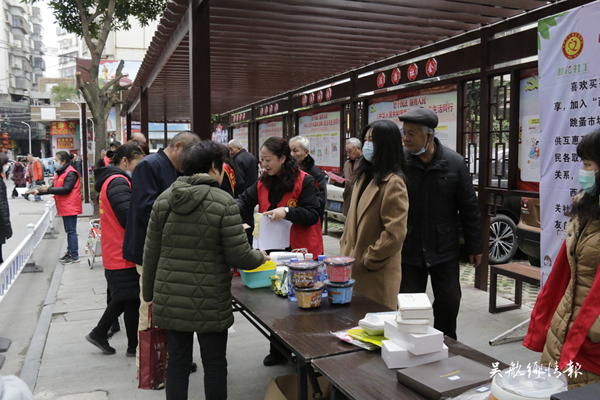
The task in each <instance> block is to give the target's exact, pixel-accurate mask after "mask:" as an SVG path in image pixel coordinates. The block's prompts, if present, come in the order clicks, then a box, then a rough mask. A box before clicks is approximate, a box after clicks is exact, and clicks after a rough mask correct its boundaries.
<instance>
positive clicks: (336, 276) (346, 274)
mask: <svg viewBox="0 0 600 400" xmlns="http://www.w3.org/2000/svg"><path fill="white" fill-rule="evenodd" d="M325 265H326V266H327V277H328V278H329V281H331V282H334V283H338V282H348V281H349V280H350V278H352V266H353V265H354V258H352V257H344V256H337V257H327V258H326V259H325Z"/></svg>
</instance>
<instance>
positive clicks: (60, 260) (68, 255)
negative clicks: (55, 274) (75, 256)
mask: <svg viewBox="0 0 600 400" xmlns="http://www.w3.org/2000/svg"><path fill="white" fill-rule="evenodd" d="M69 257H71V255H70V254H69V253H65V255H64V256H62V257H61V258H59V259H58V261H59V262H63V261H65V260H66V259H67V258H69Z"/></svg>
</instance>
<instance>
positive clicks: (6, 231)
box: [0, 153, 13, 264]
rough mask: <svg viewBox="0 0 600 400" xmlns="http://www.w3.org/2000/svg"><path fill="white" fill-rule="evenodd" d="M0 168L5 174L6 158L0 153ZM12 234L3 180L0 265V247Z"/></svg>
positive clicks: (6, 167)
mask: <svg viewBox="0 0 600 400" xmlns="http://www.w3.org/2000/svg"><path fill="white" fill-rule="evenodd" d="M0 168H2V173H3V174H6V171H7V170H8V156H7V155H6V154H4V153H0ZM3 177H4V176H3ZM12 234H13V232H12V227H11V225H10V210H9V208H8V194H7V193H6V183H4V179H0V264H1V263H3V262H4V258H3V257H2V245H3V244H4V243H6V240H7V239H10V238H11V237H12Z"/></svg>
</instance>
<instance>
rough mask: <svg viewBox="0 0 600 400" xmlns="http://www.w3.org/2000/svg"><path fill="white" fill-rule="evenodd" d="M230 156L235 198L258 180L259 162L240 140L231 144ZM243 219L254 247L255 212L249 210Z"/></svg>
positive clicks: (249, 240) (235, 140) (249, 239)
mask: <svg viewBox="0 0 600 400" xmlns="http://www.w3.org/2000/svg"><path fill="white" fill-rule="evenodd" d="M229 154H231V159H232V160H233V166H234V168H235V181H236V185H235V197H238V196H239V195H241V194H242V193H244V191H245V190H246V189H248V188H249V187H250V186H252V185H254V183H255V182H256V181H257V180H258V160H257V159H256V157H254V156H253V155H252V154H250V153H248V152H247V151H246V149H244V148H243V147H242V142H240V140H239V139H233V140H231V141H230V142H229ZM242 219H243V221H244V223H246V224H248V225H249V226H250V228H248V229H246V236H248V242H250V245H252V231H253V230H254V216H253V210H248V211H247V212H246V213H245V215H242Z"/></svg>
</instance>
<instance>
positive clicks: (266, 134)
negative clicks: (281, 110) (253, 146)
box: [258, 120, 283, 148]
mask: <svg viewBox="0 0 600 400" xmlns="http://www.w3.org/2000/svg"><path fill="white" fill-rule="evenodd" d="M271 136H277V137H283V121H282V120H279V121H272V120H271V121H265V122H260V123H259V125H258V148H260V147H262V145H263V143H264V142H265V141H266V140H267V139H268V138H270V137H271Z"/></svg>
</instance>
